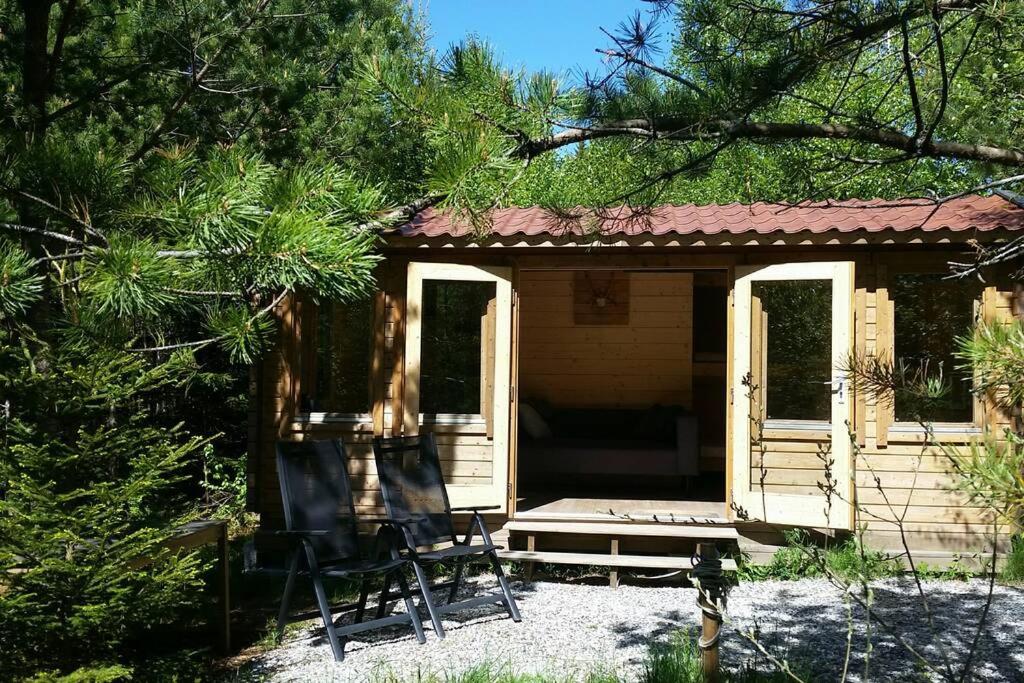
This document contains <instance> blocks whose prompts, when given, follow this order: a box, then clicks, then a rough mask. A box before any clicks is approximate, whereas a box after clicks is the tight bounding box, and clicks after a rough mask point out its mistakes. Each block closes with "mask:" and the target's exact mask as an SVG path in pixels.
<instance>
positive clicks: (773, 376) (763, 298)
mask: <svg viewBox="0 0 1024 683" xmlns="http://www.w3.org/2000/svg"><path fill="white" fill-rule="evenodd" d="M752 293H753V296H754V300H755V301H754V303H755V305H754V306H753V311H754V314H755V315H757V313H758V306H757V302H758V301H760V311H761V316H762V317H761V319H760V320H758V319H756V318H755V319H754V320H752V321H751V324H752V326H753V329H754V331H755V335H759V336H760V335H763V337H764V338H763V339H762V341H761V344H760V348H761V349H762V352H763V353H764V354H765V357H764V359H763V362H764V365H763V369H762V370H761V371H760V373H761V374H763V375H764V376H763V377H761V378H759V379H760V381H761V382H763V384H764V386H763V387H762V388H761V390H762V393H761V396H762V397H764V401H765V404H766V410H765V417H766V419H769V420H822V421H829V420H831V417H832V390H831V387H830V385H829V382H830V381H831V379H832V370H833V368H832V282H831V281H830V280H792V281H779V282H754V283H753V289H752ZM758 330H760V332H758ZM755 376H756V374H755Z"/></svg>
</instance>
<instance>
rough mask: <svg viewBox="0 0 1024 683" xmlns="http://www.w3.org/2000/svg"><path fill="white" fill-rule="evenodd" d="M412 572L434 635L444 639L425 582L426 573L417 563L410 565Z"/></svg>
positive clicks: (435, 609) (428, 586) (437, 614)
mask: <svg viewBox="0 0 1024 683" xmlns="http://www.w3.org/2000/svg"><path fill="white" fill-rule="evenodd" d="M412 570H413V571H414V572H415V573H416V581H418V582H419V584H420V595H422V596H423V604H424V605H426V606H427V613H428V614H429V615H430V622H431V623H432V624H433V625H434V633H436V634H437V637H438V638H444V626H443V625H442V624H441V615H440V614H439V613H438V611H437V608H436V607H434V598H433V596H432V595H431V593H430V581H428V580H427V573H426V572H425V571H423V567H421V566H420V564H419V562H413V563H412Z"/></svg>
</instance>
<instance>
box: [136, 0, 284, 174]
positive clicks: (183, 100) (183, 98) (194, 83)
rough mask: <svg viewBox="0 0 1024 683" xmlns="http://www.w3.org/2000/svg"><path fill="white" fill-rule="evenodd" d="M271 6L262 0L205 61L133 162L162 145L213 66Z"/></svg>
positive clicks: (146, 140) (265, 0)
mask: <svg viewBox="0 0 1024 683" xmlns="http://www.w3.org/2000/svg"><path fill="white" fill-rule="evenodd" d="M269 4H270V0H260V1H259V3H258V4H257V5H256V7H254V8H253V11H252V14H250V15H249V18H248V19H246V20H245V21H244V22H243V23H242V25H241V26H239V27H238V29H237V30H236V31H235V33H234V35H233V36H231V37H230V38H229V39H227V40H225V41H224V42H223V43H222V44H221V46H220V47H219V48H217V50H216V51H214V53H213V56H212V57H210V59H207V60H205V63H204V64H203V68H201V69H200V70H199V71H198V72H195V73H193V75H192V78H191V79H190V80H189V83H188V87H186V88H185V90H184V91H183V92H182V93H181V95H179V96H178V99H176V100H175V101H174V103H173V104H172V105H171V106H170V107H169V108H168V109H167V111H166V112H164V116H163V118H162V119H161V120H160V123H158V124H157V125H156V127H155V128H153V130H152V132H150V134H149V135H147V136H146V139H145V141H144V142H143V143H142V145H141V146H140V147H139V148H138V149H137V150H136V151H135V153H134V154H132V156H131V160H132V161H139V160H140V159H142V157H144V156H145V155H146V152H148V151H149V150H151V149H153V148H154V147H156V146H157V145H158V144H160V138H161V136H162V135H163V134H164V133H165V132H166V131H167V128H168V126H170V125H171V123H172V122H173V121H174V119H175V117H177V115H178V113H179V112H180V111H181V110H182V109H183V108H184V107H185V105H186V104H188V102H189V100H191V99H192V96H193V95H195V94H196V92H197V91H198V90H199V86H200V85H202V83H203V79H205V78H206V76H207V74H208V73H209V72H210V69H211V68H212V67H213V65H214V64H215V63H216V62H217V61H218V60H219V59H220V58H221V56H222V55H223V54H224V53H225V52H227V51H228V50H229V49H231V48H233V47H234V46H235V45H236V44H237V43H238V41H239V40H241V38H242V36H243V35H244V34H245V32H246V31H248V30H249V29H250V28H251V27H252V25H253V24H254V23H256V20H257V19H259V17H260V15H261V14H262V12H263V10H265V9H266V8H267V5H269Z"/></svg>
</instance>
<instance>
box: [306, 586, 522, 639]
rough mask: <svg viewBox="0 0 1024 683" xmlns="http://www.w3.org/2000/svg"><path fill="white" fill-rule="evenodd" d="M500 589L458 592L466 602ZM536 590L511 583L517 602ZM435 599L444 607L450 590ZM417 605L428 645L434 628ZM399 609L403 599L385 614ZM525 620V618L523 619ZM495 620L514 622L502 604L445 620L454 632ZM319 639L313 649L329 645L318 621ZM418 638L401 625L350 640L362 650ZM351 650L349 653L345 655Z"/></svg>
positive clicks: (344, 619)
mask: <svg viewBox="0 0 1024 683" xmlns="http://www.w3.org/2000/svg"><path fill="white" fill-rule="evenodd" d="M495 590H497V587H496V586H491V585H489V584H484V585H476V584H474V583H471V582H470V583H467V584H466V585H464V586H463V587H462V588H461V589H460V590H459V595H458V597H457V600H467V599H469V598H473V597H476V596H478V595H485V594H487V593H488V592H493V591H495ZM535 590H536V589H535V588H534V586H533V584H529V583H521V582H517V581H513V582H512V593H513V595H514V596H515V598H516V600H517V601H519V600H521V599H522V598H523V597H525V596H527V595H529V594H530V593H533V592H534V591H535ZM434 599H435V600H436V601H437V603H438V604H445V603H447V602H448V590H447V589H444V590H436V591H434ZM416 604H417V606H418V607H419V613H420V619H421V620H422V621H423V630H424V631H425V632H426V634H427V639H428V642H429V639H430V638H436V636H435V635H434V632H433V625H432V624H431V623H430V616H429V615H428V614H427V609H426V607H424V606H423V605H422V602H421V601H420V599H419V598H416ZM396 607H401V610H400V611H401V612H404V611H405V605H404V604H403V603H402V599H401V598H398V600H397V601H392V602H389V603H388V608H387V611H386V613H387V614H391V613H393V612H394V611H395V608H396ZM376 608H377V606H376V603H374V602H372V596H371V603H370V604H369V605H368V606H367V609H366V618H367V619H371V618H373V614H374V610H375V609H376ZM523 618H524V619H526V617H525V616H524V617H523ZM496 619H511V617H509V616H508V612H506V611H505V607H504V606H503V605H501V604H498V603H495V604H493V605H484V606H481V607H474V608H472V609H466V610H460V611H458V612H451V613H449V614H445V615H444V617H443V620H444V626H445V631H454V630H457V629H460V628H472V627H473V626H475V625H477V623H479V622H483V621H485V620H486V621H493V620H496ZM354 620H355V612H353V611H347V612H345V613H344V614H342V615H341V616H340V617H339V616H335V623H336V624H337V625H339V626H342V625H345V624H351V623H352V622H353V621H354ZM470 622H473V623H470ZM316 624H317V628H316V631H315V632H316V636H315V637H314V638H313V639H311V640H310V645H311V646H321V645H323V646H325V647H326V646H327V644H328V641H327V633H326V632H325V631H324V628H323V622H321V621H320V620H319V619H318V620H317V621H316ZM413 639H415V635H414V634H413V630H412V626H411V625H409V624H400V625H396V626H389V627H386V628H381V629H374V630H372V631H364V632H363V633H360V634H358V635H356V636H354V637H352V638H349V640H348V642H349V643H350V644H356V643H358V644H359V646H360V648H359V649H367V648H371V647H378V646H381V645H387V644H390V643H394V642H397V641H405V640H413ZM347 652H348V650H346V653H347Z"/></svg>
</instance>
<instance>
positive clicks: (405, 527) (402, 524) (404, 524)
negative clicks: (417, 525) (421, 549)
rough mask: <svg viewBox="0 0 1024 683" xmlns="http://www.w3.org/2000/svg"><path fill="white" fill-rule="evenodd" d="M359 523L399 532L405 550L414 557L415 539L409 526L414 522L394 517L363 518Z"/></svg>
mask: <svg viewBox="0 0 1024 683" xmlns="http://www.w3.org/2000/svg"><path fill="white" fill-rule="evenodd" d="M361 521H363V522H369V523H371V524H380V525H381V526H382V527H394V528H395V530H396V531H398V532H401V534H402V542H403V543H404V544H405V549H406V550H407V551H409V552H410V553H411V554H412V555H413V556H415V555H416V539H415V537H414V536H413V533H412V528H411V525H412V524H413V523H414V522H415V521H416V520H414V519H409V518H404V519H397V518H394V517H363V518H362V519H361Z"/></svg>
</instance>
